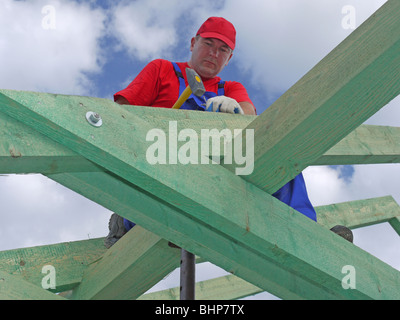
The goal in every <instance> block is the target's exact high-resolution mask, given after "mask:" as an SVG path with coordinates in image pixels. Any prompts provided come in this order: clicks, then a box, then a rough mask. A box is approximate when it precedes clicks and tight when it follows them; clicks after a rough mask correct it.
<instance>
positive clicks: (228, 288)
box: [138, 275, 263, 300]
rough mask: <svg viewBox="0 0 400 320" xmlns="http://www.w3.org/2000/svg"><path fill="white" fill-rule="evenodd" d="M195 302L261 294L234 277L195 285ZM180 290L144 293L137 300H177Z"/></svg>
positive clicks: (228, 276)
mask: <svg viewBox="0 0 400 320" xmlns="http://www.w3.org/2000/svg"><path fill="white" fill-rule="evenodd" d="M195 290H196V300H234V299H240V298H244V297H247V296H250V295H254V294H257V293H260V292H263V290H262V289H260V288H257V287H256V286H254V285H252V284H251V283H248V282H246V281H244V280H243V279H240V278H238V277H236V276H234V275H227V276H224V277H219V278H216V279H210V280H205V281H200V282H197V283H196V289H195ZM179 294H180V288H179V287H175V288H171V289H167V290H162V291H155V292H150V293H146V294H144V295H142V296H140V297H139V299H138V300H179V298H180V296H179Z"/></svg>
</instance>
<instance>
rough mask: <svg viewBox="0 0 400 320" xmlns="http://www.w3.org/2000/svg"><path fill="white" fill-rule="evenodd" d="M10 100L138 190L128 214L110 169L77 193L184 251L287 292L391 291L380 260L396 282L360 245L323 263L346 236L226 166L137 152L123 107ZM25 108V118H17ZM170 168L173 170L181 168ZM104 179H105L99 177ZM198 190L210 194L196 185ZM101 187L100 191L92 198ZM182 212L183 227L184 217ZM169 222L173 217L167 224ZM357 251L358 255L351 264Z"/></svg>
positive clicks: (29, 120) (73, 100)
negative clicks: (355, 279) (150, 158)
mask: <svg viewBox="0 0 400 320" xmlns="http://www.w3.org/2000/svg"><path fill="white" fill-rule="evenodd" d="M14 98H15V99H17V100H19V101H20V103H17V102H15V101H12V100H11V101H10V100H8V101H6V100H7V98H4V96H3V97H2V99H1V100H2V106H3V108H2V109H1V111H4V110H5V109H7V110H8V111H9V112H10V115H11V114H14V116H15V117H16V118H18V119H22V120H23V121H24V122H25V123H26V124H27V125H31V126H33V127H35V129H37V130H39V131H40V132H42V133H44V134H47V135H48V136H49V137H50V138H52V139H55V140H56V141H58V142H60V143H62V144H64V145H66V146H68V147H69V148H71V149H73V151H75V152H77V153H80V154H82V155H83V156H85V157H86V158H88V159H89V160H91V161H93V162H95V163H97V164H99V165H101V166H103V167H105V168H106V169H108V170H110V171H113V172H114V173H116V174H117V175H119V176H123V177H124V178H125V179H126V180H130V181H131V182H132V185H130V184H128V186H129V189H131V190H134V191H135V192H140V195H139V196H138V195H137V194H136V199H137V200H138V201H136V203H132V204H131V205H130V208H129V212H128V210H127V207H126V206H124V205H122V208H121V207H120V205H121V201H122V202H125V201H127V199H126V198H122V199H120V201H118V202H119V203H113V204H112V205H111V204H110V203H109V200H110V194H113V193H115V192H116V190H118V192H120V190H121V189H120V188H121V187H120V186H114V188H113V190H109V189H108V188H107V189H106V190H107V192H106V193H105V192H104V190H105V186H107V187H108V186H109V185H112V183H110V181H109V180H108V179H109V178H110V176H108V175H102V174H101V173H99V175H96V174H95V173H93V175H90V176H86V177H87V178H86V181H85V182H83V181H82V180H79V181H78V180H77V181H76V183H77V184H78V186H72V189H73V190H76V189H80V191H79V193H81V194H83V195H86V193H88V190H84V187H88V185H89V187H90V184H92V183H96V184H97V186H96V189H95V190H94V191H93V190H90V191H89V192H94V193H95V194H90V195H88V197H89V198H91V197H92V198H95V199H96V200H95V201H96V202H98V203H100V204H103V205H104V206H106V207H108V208H110V209H111V210H114V209H117V210H114V211H116V212H118V213H120V214H121V215H122V216H125V217H127V218H130V219H131V220H133V221H135V222H138V224H139V225H141V226H143V227H144V228H146V229H148V230H150V231H152V232H154V233H156V234H158V235H159V236H161V237H163V238H166V239H168V240H171V241H172V242H174V243H177V244H180V245H187V246H189V247H188V249H189V251H191V252H194V253H196V254H198V255H199V256H202V257H204V258H205V259H207V260H209V261H210V262H212V263H215V264H217V265H219V266H221V267H223V268H224V269H225V270H228V271H234V272H235V274H236V275H238V276H240V277H242V278H243V279H245V280H247V281H249V282H251V283H253V284H254V285H256V286H258V287H261V288H263V289H265V290H267V291H269V292H271V293H273V294H275V295H277V296H280V297H287V298H296V297H297V298H300V297H303V298H321V297H325V298H335V297H336V298H343V297H347V298H357V297H358V298H366V297H368V296H369V297H373V298H382V297H388V298H389V297H393V296H396V294H398V292H396V290H394V291H393V289H392V288H387V289H386V288H385V290H383V292H382V290H381V289H380V287H379V289H378V286H376V285H375V284H374V281H376V280H374V279H376V278H375V276H372V274H371V272H372V271H371V270H376V268H378V269H382V268H383V269H384V270H385V271H384V272H381V271H379V274H383V276H382V277H387V278H386V279H380V281H381V282H383V283H387V282H390V283H393V282H396V281H398V280H397V271H396V270H394V269H391V268H390V267H388V266H387V265H385V264H383V263H382V262H380V261H379V260H378V259H376V260H375V259H373V258H372V261H374V262H373V265H371V266H369V267H368V268H366V267H365V263H364V262H361V260H363V259H362V258H361V257H362V255H363V254H364V253H361V252H362V251H360V250H359V249H354V248H353V247H351V249H350V248H348V249H349V250H350V251H348V252H347V254H343V255H342V259H339V260H338V259H335V261H334V263H331V264H329V265H326V261H329V258H328V257H329V256H335V253H334V252H335V250H341V251H343V246H345V248H346V245H347V244H346V243H345V244H337V242H338V241H339V242H340V241H341V240H342V239H336V240H333V239H335V238H332V236H334V235H332V234H330V233H329V232H328V233H324V232H327V231H326V230H324V229H323V228H322V227H321V228H318V227H319V226H317V225H316V224H314V223H312V222H311V221H309V220H308V219H307V218H305V217H303V216H302V215H300V214H298V213H296V212H294V210H292V209H291V208H289V207H287V206H285V205H282V204H281V203H280V202H279V201H278V200H276V199H274V198H272V197H270V196H269V195H267V194H265V193H264V192H262V191H261V190H259V189H258V188H256V187H254V186H253V185H251V184H249V183H247V182H245V181H244V180H243V179H241V178H240V177H238V176H235V175H234V174H232V173H231V172H229V171H227V170H220V167H219V166H216V165H202V166H182V165H179V164H178V165H172V166H150V165H149V164H148V163H147V161H146V160H145V157H144V154H145V150H146V145H145V144H144V143H143V141H140V140H141V139H139V138H140V137H142V139H143V136H144V135H145V133H146V132H147V131H148V130H149V129H151V128H152V125H150V124H149V123H147V122H145V121H144V120H142V119H140V118H139V117H136V116H134V115H132V114H131V113H128V112H126V111H125V110H123V109H122V108H120V106H118V105H116V104H114V103H112V102H107V101H104V100H100V99H93V98H85V97H68V96H60V95H48V94H47V95H46V94H33V95H32V94H28V93H26V94H25V95H21V94H18V96H17V97H14ZM21 103H26V104H27V106H23V105H22V104H21ZM81 104H82V105H83V106H85V107H84V108H83V107H82V105H81ZM92 108H94V110H95V111H98V112H99V113H100V114H101V115H102V117H103V121H104V124H103V126H102V127H101V128H94V127H91V126H90V125H89V124H88V123H87V122H86V119H85V117H84V115H85V114H86V112H87V111H89V110H90V109H92ZM82 109H83V110H82ZM62 110H67V111H68V112H61V111H62ZM171 112H172V111H171ZM177 112H179V110H177ZM25 113H27V114H25ZM23 114H25V116H26V117H23V118H20V116H21V115H23ZM28 114H29V116H28ZM210 116H211V117H212V116H213V115H210ZM48 118H51V119H52V120H51V121H50V120H49V119H48ZM108 122H110V123H108ZM50 123H51V124H50ZM133 129H135V131H134V132H133ZM132 137H134V138H136V139H132ZM176 172H179V173H180V174H179V176H178V175H176ZM68 176H69V177H71V176H73V174H70V175H68ZM82 176H83V175H79V177H82ZM76 177H77V175H75V178H76ZM99 177H100V178H99ZM52 178H53V177H52ZM103 178H104V179H105V180H104V181H101V179H103ZM99 181H101V182H100V183H99ZM192 181H196V182H197V185H196V186H194V185H193V183H192ZM63 184H65V185H67V184H68V183H64V182H63ZM135 185H136V186H135ZM67 186H69V184H68V185H67ZM194 187H196V188H197V189H196V188H194ZM199 188H200V189H201V190H213V192H212V193H199V192H197V190H198V189H199ZM99 189H100V190H99ZM139 190H140V191H139ZM143 192H145V193H147V192H149V194H150V193H151V194H152V196H151V197H150V199H148V200H150V201H148V202H146V203H148V204H147V205H146V206H144V204H143V203H141V205H142V208H143V209H142V212H141V214H140V215H137V214H136V212H134V211H132V208H135V209H136V208H137V207H138V203H139V202H142V200H143ZM99 194H101V199H98V198H99ZM226 195H235V196H234V197H232V196H230V197H229V202H224V201H221V199H224V198H225V196H226ZM118 196H119V195H117V197H118ZM133 198H134V196H133V197H132V199H133ZM106 200H107V201H106ZM163 201H165V202H167V203H168V205H167V204H166V205H164V206H163V208H164V210H162V211H161V212H160V203H161V202H163ZM114 206H115V207H114ZM143 206H144V207H143ZM149 207H151V209H149ZM153 207H154V208H153ZM167 208H168V209H170V210H167ZM173 208H176V209H173ZM171 209H172V210H171ZM165 210H167V211H169V212H170V213H169V214H168V216H171V218H170V219H168V220H165V218H166V217H165ZM267 213H268V214H267ZM183 220H185V222H186V225H185V226H183V225H182V222H181V221H183ZM175 221H179V223H178V224H174V222H175ZM165 226H169V227H168V228H166V227H165ZM294 226H296V227H294ZM300 226H302V227H300ZM282 230H285V231H282ZM310 234H313V235H316V237H321V238H322V239H325V241H318V244H314V243H313V244H312V245H310V243H312V242H313V240H312V239H314V238H313V237H312V238H311V236H310ZM205 235H207V236H205ZM215 243H218V250H216V249H215V248H214V247H215ZM335 243H336V245H335ZM233 245H234V246H235V250H234V251H233V252H232V250H231V249H230V248H232V246H233ZM249 248H251V250H250V249H249ZM211 249H212V251H210V250H211ZM352 250H358V251H356V252H353V251H352ZM320 251H321V252H323V255H322V256H316V255H315V252H320ZM357 252H358V253H357ZM364 258H365V259H367V258H366V257H364ZM354 259H356V262H357V263H356V262H353V261H354ZM240 260H245V263H238V261H240ZM346 260H347V262H346ZM349 260H350V261H351V263H350V262H349ZM367 260H371V258H368V259H367ZM378 261H379V262H378ZM375 263H377V264H378V265H374V264H375ZM321 264H322V266H321ZM338 264H341V265H338ZM347 264H352V265H354V264H355V265H356V266H360V267H359V268H361V269H363V271H362V272H359V273H358V274H359V276H360V277H361V278H362V279H363V281H362V282H363V287H361V288H360V290H356V291H345V290H343V288H342V287H341V282H340V279H341V278H340V277H341V276H342V274H341V268H342V267H343V266H344V265H347ZM386 269H387V270H386ZM267 271H268V272H267ZM375 273H376V272H375ZM375 273H374V274H375ZM299 274H301V275H302V276H301V277H300V276H299ZM272 275H274V276H272ZM277 275H279V276H277ZM304 275H306V276H305V277H304ZM272 277H273V279H272ZM299 283H300V284H301V286H300V287H299ZM379 290H381V291H380V292H379Z"/></svg>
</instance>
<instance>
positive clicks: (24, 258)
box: [0, 238, 106, 292]
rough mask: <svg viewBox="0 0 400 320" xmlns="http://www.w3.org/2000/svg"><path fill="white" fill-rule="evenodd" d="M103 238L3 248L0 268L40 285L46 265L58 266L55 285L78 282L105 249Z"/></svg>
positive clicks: (68, 286) (67, 286)
mask: <svg viewBox="0 0 400 320" xmlns="http://www.w3.org/2000/svg"><path fill="white" fill-rule="evenodd" d="M105 251H106V248H105V247H104V245H103V238H100V239H91V240H84V241H74V242H66V243H60V244H54V245H47V246H37V247H32V248H22V249H15V250H7V251H1V252H0V270H1V271H3V272H6V273H8V274H10V275H13V276H14V277H15V278H20V279H22V280H26V281H28V282H30V283H32V284H34V285H36V286H39V287H41V284H42V279H43V277H44V276H45V275H44V274H43V273H42V269H43V267H44V266H47V265H50V266H53V267H54V268H55V270H56V289H54V290H51V289H50V290H51V291H54V292H60V291H65V290H69V289H71V288H73V287H75V286H77V285H78V284H79V283H80V282H81V280H82V276H83V273H84V271H85V270H86V268H87V267H88V266H89V265H90V264H91V263H93V262H95V261H96V260H98V259H100V258H101V256H102V255H103V254H104V253H105Z"/></svg>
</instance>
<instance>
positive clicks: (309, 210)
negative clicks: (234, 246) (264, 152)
mask: <svg viewBox="0 0 400 320" xmlns="http://www.w3.org/2000/svg"><path fill="white" fill-rule="evenodd" d="M172 64H173V66H174V70H175V73H176V75H177V77H178V79H179V96H180V95H181V94H182V92H183V90H185V88H186V84H185V80H184V78H183V76H182V72H181V70H180V68H179V67H178V65H177V64H176V63H175V62H172ZM224 83H225V82H224V81H220V82H219V84H218V96H222V95H224V93H225V90H224ZM216 96H217V94H216V93H215V92H209V91H206V92H205V93H204V95H203V96H202V97H197V96H195V95H194V94H191V95H190V96H189V98H188V99H187V100H186V101H185V103H184V104H183V105H182V107H181V109H187V110H199V111H205V101H206V100H207V99H210V98H212V97H216ZM204 98H205V99H204ZM210 109H211V108H210ZM273 196H274V197H275V198H277V199H278V200H280V201H282V202H283V203H286V204H287V205H288V206H290V207H292V208H293V209H295V210H297V211H299V212H300V213H302V214H304V215H305V216H307V217H308V218H310V219H312V220H314V221H317V214H316V213H315V210H314V208H313V206H312V204H311V202H310V200H309V198H308V194H307V189H306V184H305V181H304V178H303V175H302V173H300V174H299V175H297V176H296V177H295V178H294V179H293V180H291V181H289V182H288V183H287V184H285V185H284V186H283V187H282V188H280V189H279V190H278V191H276V192H275V193H274V194H273ZM124 226H125V228H126V230H127V231H128V230H130V229H131V228H132V227H133V226H135V223H133V222H131V221H129V220H127V219H124Z"/></svg>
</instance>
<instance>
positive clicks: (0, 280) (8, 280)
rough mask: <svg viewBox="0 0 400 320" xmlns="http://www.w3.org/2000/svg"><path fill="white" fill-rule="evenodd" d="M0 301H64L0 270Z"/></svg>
mask: <svg viewBox="0 0 400 320" xmlns="http://www.w3.org/2000/svg"><path fill="white" fill-rule="evenodd" d="M0 300H65V299H64V298H63V297H60V296H58V295H56V294H54V293H51V292H49V291H47V290H45V289H42V288H40V287H38V286H36V285H34V284H32V283H30V282H28V281H25V280H23V279H20V278H18V277H16V276H14V275H11V274H9V273H7V272H4V271H1V270H0Z"/></svg>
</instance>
